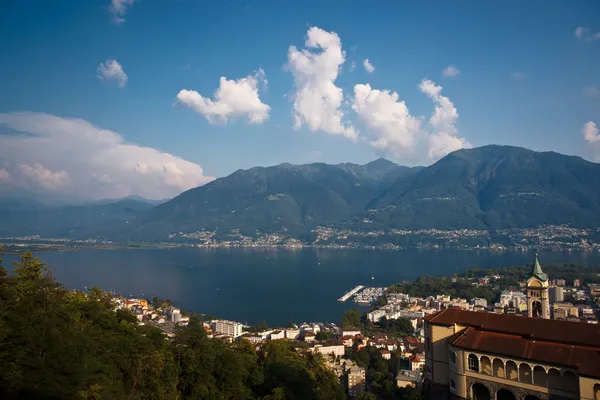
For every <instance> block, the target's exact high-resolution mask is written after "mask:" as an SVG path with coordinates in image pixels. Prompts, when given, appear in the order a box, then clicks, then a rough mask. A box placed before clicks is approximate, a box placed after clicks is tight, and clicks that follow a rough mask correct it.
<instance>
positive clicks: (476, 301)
mask: <svg viewBox="0 0 600 400" xmlns="http://www.w3.org/2000/svg"><path fill="white" fill-rule="evenodd" d="M471 304H473V305H474V306H480V307H487V305H488V302H487V300H486V299H479V298H474V299H472V300H471Z"/></svg>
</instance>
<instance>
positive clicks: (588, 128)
mask: <svg viewBox="0 0 600 400" xmlns="http://www.w3.org/2000/svg"><path fill="white" fill-rule="evenodd" d="M581 133H582V134H583V138H584V139H585V141H586V142H588V143H595V142H600V134H599V132H598V127H597V126H596V123H595V122H593V121H589V122H586V123H585V124H584V125H583V128H582V129H581Z"/></svg>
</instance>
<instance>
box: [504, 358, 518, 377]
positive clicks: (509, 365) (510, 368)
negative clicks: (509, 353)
mask: <svg viewBox="0 0 600 400" xmlns="http://www.w3.org/2000/svg"><path fill="white" fill-rule="evenodd" d="M505 369H506V378H507V379H510V380H511V381H518V380H519V369H518V368H517V364H516V363H515V362H514V361H512V360H509V361H507V362H506V366H505Z"/></svg>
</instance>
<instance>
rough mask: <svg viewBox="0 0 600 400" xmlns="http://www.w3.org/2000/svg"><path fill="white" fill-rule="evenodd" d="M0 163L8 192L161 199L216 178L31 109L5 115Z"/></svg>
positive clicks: (116, 136)
mask: <svg viewBox="0 0 600 400" xmlns="http://www.w3.org/2000/svg"><path fill="white" fill-rule="evenodd" d="M5 128H8V129H5ZM4 130H6V132H3V131H4ZM14 132H21V133H24V134H18V135H15V134H14ZM0 165H4V167H3V170H4V171H5V173H2V176H3V177H4V178H2V179H3V180H6V179H5V178H6V177H7V176H8V177H9V179H8V183H7V185H3V186H2V187H3V188H4V187H5V186H7V187H8V190H9V191H17V190H21V191H26V192H33V193H37V194H43V193H57V192H58V193H60V194H61V195H64V197H65V198H69V199H76V198H80V199H103V198H118V197H125V196H129V195H138V196H142V197H146V198H153V199H162V198H165V197H172V196H176V195H178V194H179V193H181V192H182V191H184V190H187V189H190V188H193V187H196V186H199V185H202V184H205V183H207V182H209V181H210V180H212V178H210V177H207V176H205V175H204V173H203V170H202V168H201V167H200V166H199V165H197V164H194V163H191V162H188V161H185V160H183V159H181V158H178V157H176V156H173V155H171V154H168V153H163V152H160V151H158V150H156V149H153V148H150V147H143V146H139V145H136V144H133V143H127V142H126V141H125V140H124V139H123V138H122V137H121V136H120V135H119V134H118V133H116V132H112V131H110V130H106V129H102V128H99V127H97V126H94V125H92V124H90V123H89V122H87V121H84V120H81V119H71V118H61V117H57V116H53V115H49V114H41V113H29V112H26V113H8V114H0ZM140 166H143V168H142V167H140ZM2 190H5V189H2Z"/></svg>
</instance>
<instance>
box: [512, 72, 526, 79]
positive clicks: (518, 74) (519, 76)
mask: <svg viewBox="0 0 600 400" xmlns="http://www.w3.org/2000/svg"><path fill="white" fill-rule="evenodd" d="M510 76H511V77H512V78H513V79H516V80H518V81H521V80H523V79H525V78H527V74H525V73H524V72H521V71H515V72H513V73H512V74H510Z"/></svg>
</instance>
